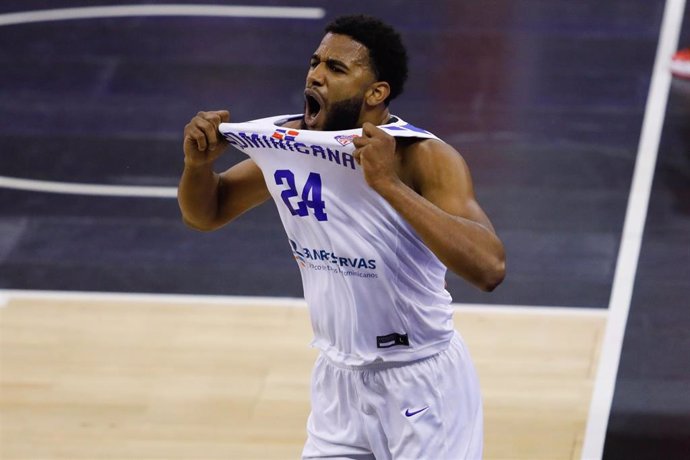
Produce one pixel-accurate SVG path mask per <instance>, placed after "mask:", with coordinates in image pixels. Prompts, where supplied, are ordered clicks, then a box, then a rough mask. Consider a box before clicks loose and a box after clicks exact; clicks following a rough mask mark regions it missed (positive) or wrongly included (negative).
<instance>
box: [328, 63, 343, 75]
mask: <svg viewBox="0 0 690 460" xmlns="http://www.w3.org/2000/svg"><path fill="white" fill-rule="evenodd" d="M328 68H329V69H330V70H332V71H333V72H337V73H343V72H345V70H343V68H342V67H340V66H339V65H338V64H335V63H333V62H329V63H328Z"/></svg>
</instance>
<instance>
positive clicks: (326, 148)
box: [219, 115, 453, 366]
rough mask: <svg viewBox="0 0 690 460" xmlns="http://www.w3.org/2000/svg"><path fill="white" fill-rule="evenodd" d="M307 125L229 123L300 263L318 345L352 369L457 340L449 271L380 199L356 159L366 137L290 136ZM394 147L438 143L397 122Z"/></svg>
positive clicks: (223, 128)
mask: <svg viewBox="0 0 690 460" xmlns="http://www.w3.org/2000/svg"><path fill="white" fill-rule="evenodd" d="M301 117H302V116H301V115H293V116H289V115H283V116H277V117H271V118H264V119H260V120H255V121H250V122H246V123H222V124H221V125H220V128H219V130H220V132H221V133H222V134H223V136H224V137H225V138H226V139H227V140H228V141H229V142H230V144H231V145H233V146H234V147H236V148H237V149H239V150H241V151H242V152H244V153H245V154H247V155H248V156H249V157H251V158H252V160H253V161H254V162H255V163H256V164H257V165H258V166H259V168H261V171H262V173H263V176H264V179H265V181H266V185H267V186H268V189H269V191H270V193H271V195H272V197H273V200H274V201H275V204H276V206H277V208H278V212H279V214H280V218H281V220H282V223H283V226H284V227H285V232H286V233H287V237H288V240H289V243H290V247H291V249H292V253H293V255H294V257H295V260H296V261H297V264H298V266H299V269H300V272H301V275H302V284H303V288H304V297H305V299H306V301H307V304H308V305H309V312H310V317H311V322H312V327H313V330H314V341H313V345H314V346H316V347H317V348H319V349H320V350H322V351H323V352H324V353H325V354H326V355H327V356H328V357H329V358H330V359H331V360H332V361H334V362H336V363H341V364H344V365H349V366H363V365H369V364H372V363H376V362H381V361H385V362H407V361H412V360H416V359H421V358H424V357H427V356H430V355H432V354H434V353H437V352H439V351H441V350H443V349H445V348H446V347H447V345H448V342H449V341H450V339H451V338H452V336H453V323H452V309H451V307H450V302H451V298H450V295H449V294H448V292H447V291H446V290H445V273H446V267H445V266H444V265H443V264H442V263H441V262H440V261H439V260H438V258H437V257H436V256H435V255H434V254H433V253H432V252H431V251H430V250H429V249H428V248H427V247H426V246H425V245H424V244H423V243H422V241H421V240H420V238H419V237H418V236H417V234H416V233H415V231H414V230H413V229H412V228H411V227H410V226H409V224H408V223H407V222H406V221H405V220H404V219H403V218H402V217H401V216H400V215H399V214H398V213H397V212H396V211H395V210H394V209H393V208H392V207H391V206H390V205H389V204H388V203H387V202H386V201H385V200H384V199H383V198H382V197H381V196H380V195H378V194H377V193H376V192H375V191H374V190H373V189H371V188H370V187H369V186H368V185H367V183H366V181H365V180H364V176H363V174H362V170H361V167H360V165H358V164H357V163H356V161H355V159H354V157H353V152H354V150H355V148H354V145H353V144H352V139H353V138H354V137H356V136H359V135H361V132H362V130H361V129H352V130H346V131H311V130H299V129H289V128H284V127H281V126H282V125H283V124H285V123H286V122H287V121H289V120H294V119H301ZM394 120H395V121H394V122H393V123H389V124H386V125H382V126H379V128H381V129H383V130H384V131H386V132H387V133H389V134H391V135H392V136H394V137H416V138H428V139H438V138H437V137H436V136H434V135H433V134H431V133H429V132H427V131H424V130H421V129H419V128H416V127H414V126H412V125H410V124H408V123H405V122H404V121H402V120H400V119H397V118H394Z"/></svg>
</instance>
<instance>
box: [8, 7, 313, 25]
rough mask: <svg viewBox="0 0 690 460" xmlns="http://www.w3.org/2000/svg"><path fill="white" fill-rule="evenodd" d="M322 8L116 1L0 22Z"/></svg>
mask: <svg viewBox="0 0 690 460" xmlns="http://www.w3.org/2000/svg"><path fill="white" fill-rule="evenodd" d="M325 15H326V12H325V10H324V9H323V8H307V7H292V6H282V7H279V6H241V5H178V4H168V5H117V6H89V7H82V8H58V9H51V10H36V11H19V12H16V13H5V14H0V26H8V25H15V24H26V23H30V22H45V21H64V20H68V19H92V18H116V17H125V16H217V17H235V18H238V17H241V18H276V19H322V18H323V17H324V16H325Z"/></svg>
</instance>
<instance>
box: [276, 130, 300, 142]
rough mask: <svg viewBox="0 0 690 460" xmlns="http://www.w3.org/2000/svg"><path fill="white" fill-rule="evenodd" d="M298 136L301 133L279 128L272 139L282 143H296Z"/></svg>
mask: <svg viewBox="0 0 690 460" xmlns="http://www.w3.org/2000/svg"><path fill="white" fill-rule="evenodd" d="M298 134H299V131H295V130H294V129H283V128H278V129H276V130H275V132H274V133H273V135H272V136H271V137H272V138H274V139H278V140H280V141H294V140H295V137H297V135H298Z"/></svg>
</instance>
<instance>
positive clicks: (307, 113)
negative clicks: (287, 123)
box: [304, 89, 323, 129]
mask: <svg viewBox="0 0 690 460" xmlns="http://www.w3.org/2000/svg"><path fill="white" fill-rule="evenodd" d="M322 107H323V98H322V97H321V95H320V94H319V93H317V92H316V91H314V90H312V89H307V90H305V91H304V123H305V124H306V125H307V127H308V128H310V129H313V128H314V127H315V126H316V125H317V123H318V121H319V115H321V112H322V110H321V108H322Z"/></svg>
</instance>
